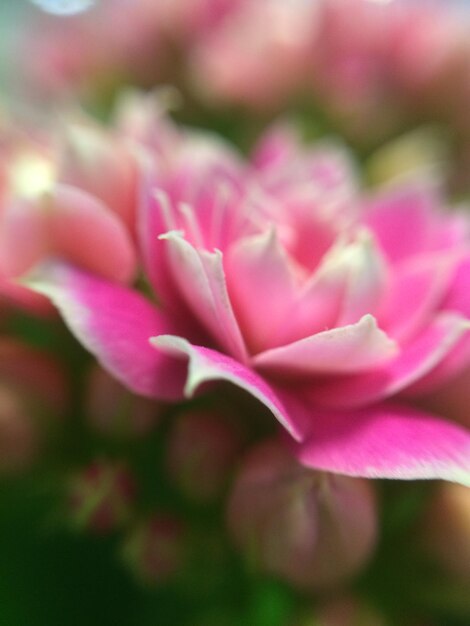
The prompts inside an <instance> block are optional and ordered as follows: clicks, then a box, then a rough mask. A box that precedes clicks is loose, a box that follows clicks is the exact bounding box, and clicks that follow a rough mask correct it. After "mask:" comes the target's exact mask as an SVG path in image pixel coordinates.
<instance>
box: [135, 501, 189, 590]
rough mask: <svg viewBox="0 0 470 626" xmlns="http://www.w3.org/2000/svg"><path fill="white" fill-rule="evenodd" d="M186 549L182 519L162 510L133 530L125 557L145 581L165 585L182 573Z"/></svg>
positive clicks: (138, 576)
mask: <svg viewBox="0 0 470 626" xmlns="http://www.w3.org/2000/svg"><path fill="white" fill-rule="evenodd" d="M184 551H185V547H184V528H183V525H182V523H181V522H180V520H178V519H177V518H175V517H173V516H172V515H169V514H162V513H158V514H155V515H153V516H152V517H150V518H149V519H147V520H145V521H143V522H141V523H140V524H139V525H138V526H136V527H135V528H134V529H133V530H132V531H131V533H130V535H129V537H128V538H127V541H126V542H125V544H124V547H123V558H124V560H125V562H126V563H127V564H128V566H129V567H130V568H131V570H132V571H133V573H134V575H135V576H136V578H137V579H138V580H140V581H141V582H142V583H144V584H148V585H152V584H161V583H165V582H168V581H170V580H171V579H172V578H174V577H175V575H176V574H177V573H178V572H179V570H180V568H181V565H182V561H183V558H184Z"/></svg>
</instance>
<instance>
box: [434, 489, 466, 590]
mask: <svg viewBox="0 0 470 626" xmlns="http://www.w3.org/2000/svg"><path fill="white" fill-rule="evenodd" d="M423 537H424V546H425V548H426V550H427V552H428V553H429V554H430V555H431V556H432V557H433V558H434V560H435V561H436V562H437V563H438V564H439V565H440V566H441V567H442V568H443V569H444V571H445V572H446V573H448V574H450V575H451V576H453V577H455V578H458V579H461V580H463V581H465V582H470V489H469V488H468V487H463V486H462V485H458V484H454V483H442V484H440V485H439V486H438V488H437V490H436V492H435V493H434V495H433V498H432V499H431V502H430V504H429V506H428V508H427V510H426V512H425V517H424V521H423Z"/></svg>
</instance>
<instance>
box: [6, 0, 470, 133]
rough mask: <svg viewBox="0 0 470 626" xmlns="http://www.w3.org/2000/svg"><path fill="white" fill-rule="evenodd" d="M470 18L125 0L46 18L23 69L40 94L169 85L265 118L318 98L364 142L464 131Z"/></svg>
mask: <svg viewBox="0 0 470 626" xmlns="http://www.w3.org/2000/svg"><path fill="white" fill-rule="evenodd" d="M469 19H470V18H469V17H468V14H467V13H465V11H464V9H461V10H458V9H457V7H455V6H454V7H453V10H450V9H449V7H448V6H447V3H444V2H433V1H431V2H427V1H419V0H418V1H413V0H411V1H408V0H391V1H389V2H379V1H377V0H355V1H354V2H352V1H351V0H319V1H315V2H312V1H309V0H292V1H291V2H283V1H282V0H262V1H259V0H232V1H229V0H178V1H177V2H175V1H174V0H162V1H160V2H153V1H152V0H132V1H130V0H119V2H117V3H116V2H114V3H108V2H101V3H96V6H94V8H93V9H92V10H90V11H88V12H86V13H84V14H81V15H78V16H73V17H69V18H67V19H64V18H57V17H53V16H47V17H46V16H44V15H43V16H41V17H38V19H37V20H33V21H32V22H31V24H30V25H29V26H28V28H26V29H25V32H26V33H27V35H26V36H25V37H24V38H23V39H22V44H21V49H20V50H19V51H18V53H17V54H16V58H17V59H18V60H19V62H20V63H21V64H22V72H21V74H22V75H23V82H25V80H24V79H25V78H26V79H27V81H29V82H30V83H31V84H32V86H33V93H36V94H37V93H38V92H42V93H48V92H49V93H54V94H55V95H60V94H64V93H70V92H72V93H76V92H77V91H78V92H83V91H85V93H87V94H88V95H90V92H91V94H92V93H93V91H94V90H95V91H98V92H103V91H105V92H106V91H107V90H109V89H113V88H114V87H115V86H116V85H120V84H122V83H127V84H129V83H130V84H134V85H140V86H146V87H148V86H152V85H155V84H156V83H157V82H161V81H167V82H170V83H172V84H177V85H179V86H180V87H181V88H182V89H183V90H184V91H186V90H187V89H188V87H189V89H190V90H192V91H193V92H194V93H195V94H198V95H199V96H203V97H204V99H205V100H206V101H207V100H208V101H212V102H214V101H215V102H219V103H220V102H222V103H231V104H233V103H235V104H241V105H244V106H248V107H252V108H255V109H258V110H262V111H265V110H268V111H272V110H278V109H279V108H280V107H282V105H284V104H285V103H286V102H290V101H292V100H295V99H298V98H299V97H301V98H303V97H305V95H307V96H308V97H309V98H311V97H312V96H313V97H314V98H316V99H317V100H319V101H320V102H321V103H323V104H324V105H326V107H327V108H328V110H329V115H330V116H331V115H332V114H333V115H335V114H339V115H340V116H342V117H343V118H345V119H346V120H347V119H350V118H351V116H352V119H353V121H354V129H355V132H356V133H358V132H359V127H360V133H361V134H366V135H368V136H369V135H373V133H374V132H375V133H377V132H379V131H380V132H388V131H389V130H390V128H393V129H396V127H397V125H398V128H400V124H401V123H402V121H403V119H404V118H406V117H408V118H409V117H410V116H411V118H412V119H413V118H414V117H415V116H419V117H420V118H422V117H423V115H424V116H427V117H430V118H432V119H437V120H438V121H442V119H443V118H445V121H446V122H447V123H449V122H450V123H452V124H453V125H456V126H457V127H458V128H459V129H462V128H465V129H466V130H467V131H468V122H467V117H468V116H467V115H466V112H467V108H468V97H469V80H468V75H469V72H468V70H469V63H470V61H469V59H470V53H469V48H468V42H467V37H466V33H467V30H468V22H469ZM417 102H419V106H418V107H417V106H416V103H417ZM423 107H424V110H423Z"/></svg>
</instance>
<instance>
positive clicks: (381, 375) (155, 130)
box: [0, 97, 470, 484]
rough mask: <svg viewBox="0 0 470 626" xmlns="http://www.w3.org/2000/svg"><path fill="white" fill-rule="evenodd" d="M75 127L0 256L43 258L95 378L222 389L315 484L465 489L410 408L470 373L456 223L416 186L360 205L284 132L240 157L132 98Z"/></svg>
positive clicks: (438, 442)
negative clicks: (104, 121)
mask: <svg viewBox="0 0 470 626" xmlns="http://www.w3.org/2000/svg"><path fill="white" fill-rule="evenodd" d="M75 130H76V132H77V133H78V134H77V136H76V137H75V140H76V145H75V147H77V146H80V148H81V149H82V151H81V152H80V151H79V152H78V153H77V152H76V151H69V152H67V151H66V152H65V154H66V157H65V160H64V161H63V162H62V168H55V169H54V173H55V176H54V177H53V180H52V181H51V180H50V179H49V183H48V187H47V189H46V190H44V189H43V188H41V187H39V188H38V189H37V193H36V194H35V195H34V197H32V198H31V197H30V198H27V199H25V198H24V196H22V195H21V194H20V195H19V196H18V194H16V195H15V193H12V195H11V196H10V198H9V201H8V203H7V206H6V207H5V209H4V212H3V215H2V219H1V222H0V233H1V237H2V240H3V242H2V246H1V250H2V254H3V255H4V259H3V263H4V266H5V267H8V268H10V270H11V273H12V274H17V273H22V272H23V271H25V270H26V269H28V268H29V267H31V266H33V265H36V264H37V262H38V261H41V260H42V261H44V263H42V264H40V266H39V267H36V268H35V270H34V272H33V273H32V274H29V276H28V284H29V285H30V286H32V287H33V288H34V289H36V290H37V291H39V292H40V293H42V294H45V295H47V296H48V297H50V298H51V300H52V301H53V302H54V303H55V304H56V306H57V307H58V308H59V310H60V311H61V313H62V315H63V317H64V319H65V321H66V323H67V324H68V325H69V327H70V329H71V330H72V332H73V333H74V334H75V335H76V336H77V338H78V339H79V340H80V341H81V342H82V343H83V345H84V346H85V347H87V348H88V350H90V351H91V352H92V353H93V354H94V355H95V356H96V357H97V359H98V360H99V361H100V363H101V364H102V366H103V367H104V368H105V369H107V370H108V371H109V372H111V373H112V374H113V375H114V376H115V377H116V378H117V379H118V380H119V381H121V383H123V384H124V385H125V386H127V387H128V388H129V389H131V390H132V391H134V392H135V393H137V394H140V395H143V396H147V397H150V398H155V399H158V400H160V401H179V400H181V399H183V398H184V397H191V396H193V395H194V394H195V393H196V392H198V391H199V390H201V391H203V390H204V388H206V386H207V385H208V384H209V383H213V382H215V381H226V382H228V383H231V384H232V385H234V386H236V387H239V388H241V389H243V390H244V391H246V392H248V394H251V395H252V396H253V397H254V398H256V399H257V400H258V401H259V403H260V410H261V406H262V405H264V406H265V407H266V409H267V413H266V416H264V417H263V419H264V420H268V414H269V412H270V413H271V414H272V415H273V416H274V417H275V418H276V419H277V420H278V422H279V424H280V425H281V426H282V427H283V430H284V432H285V433H286V437H285V444H284V445H287V446H288V447H290V448H291V449H292V451H293V454H294V455H295V456H296V457H297V459H298V460H299V461H300V462H301V463H302V464H303V465H304V466H307V467H310V468H315V469H319V470H325V471H328V472H333V473H338V474H344V475H348V476H361V477H369V478H376V477H385V478H398V479H420V478H421V479H426V478H443V479H447V480H451V481H456V482H461V483H463V484H470V433H469V432H468V430H466V429H465V428H464V427H462V426H460V425H457V424H456V423H453V422H452V421H451V420H450V419H449V418H445V417H439V416H437V415H434V414H433V413H432V411H424V410H422V409H419V408H417V406H418V400H417V398H419V397H421V396H425V395H426V394H427V393H429V392H430V391H431V390H433V389H436V388H439V387H440V388H443V386H444V385H445V384H446V383H447V381H449V380H450V379H452V378H453V377H455V376H456V375H457V374H458V373H459V372H462V371H464V370H465V368H467V367H468V366H469V365H470V335H469V329H470V325H469V317H470V300H469V294H470V289H469V280H470V269H469V264H470V240H469V221H468V216H467V215H465V214H464V213H463V212H458V211H455V210H451V209H448V208H446V207H445V206H444V201H443V199H442V197H441V196H440V194H439V191H438V190H437V189H435V188H434V186H433V185H432V184H431V183H429V182H426V181H422V180H420V181H416V182H415V183H412V182H407V183H406V185H403V186H396V187H393V188H388V189H383V190H381V191H379V192H374V193H369V192H367V191H365V190H362V189H361V187H360V183H359V179H358V175H357V172H356V170H355V166H354V162H353V161H352V159H351V158H350V156H349V155H348V153H347V152H346V151H345V150H344V149H343V148H341V147H339V146H335V145H332V144H318V145H315V146H313V147H312V146H309V147H304V146H302V145H301V143H300V141H299V140H298V138H297V137H296V134H295V132H294V131H293V129H292V128H290V127H288V126H284V125H278V126H274V127H273V128H272V129H271V130H269V131H268V132H267V133H266V134H265V135H264V136H263V137H262V138H261V140H260V141H259V143H258V144H257V146H256V147H255V149H254V151H253V153H252V155H251V158H250V159H249V160H245V159H243V158H242V156H241V155H239V154H238V153H237V152H236V151H235V150H234V149H233V148H232V147H231V146H229V145H227V144H226V143H224V142H223V141H222V140H220V139H218V138H217V137H215V136H211V135H210V134H208V133H205V132H198V131H190V130H180V129H178V128H175V127H174V126H173V125H172V124H171V123H170V122H169V121H168V120H167V119H166V118H165V117H164V116H162V115H161V114H158V112H157V113H155V111H154V110H153V108H152V101H151V100H150V99H144V98H139V97H134V98H128V99H127V101H126V103H125V105H123V106H121V108H120V114H119V116H118V121H117V122H116V127H115V129H109V130H107V131H105V130H104V129H99V130H98V129H92V130H90V128H88V127H86V126H85V127H80V128H77V129H75ZM74 132H75V131H74ZM90 133H91V134H90ZM96 142H98V143H96ZM90 145H92V146H93V149H88V148H89V147H90ZM96 145H99V146H101V148H100V150H97V149H95V147H96ZM78 156H79V157H80V158H76V157H78ZM72 157H73V158H72ZM127 171H132V172H133V173H134V175H132V176H129V177H127V178H126V177H124V176H123V175H122V174H121V173H119V172H127ZM58 172H62V174H60V173H58ZM63 172H68V173H67V175H65V174H63ZM116 185H118V186H119V189H120V193H119V196H116ZM113 197H114V202H113V201H111V200H110V199H109V198H113ZM124 198H126V199H128V200H126V203H125V206H126V207H127V209H126V211H123V209H122V207H118V205H119V203H118V202H116V200H123V199H124ZM128 202H130V204H129V203H128ZM18 232H22V233H23V234H24V233H27V236H23V237H22V238H21V239H18V238H17V237H16V234H17V233H18ZM13 242H14V244H13ZM137 271H138V272H139V273H142V274H143V275H145V279H146V281H147V283H148V285H149V286H150V287H151V288H152V289H153V291H154V293H155V296H156V299H157V301H155V299H153V298H149V297H147V296H145V295H143V294H142V293H141V292H139V290H138V289H137V288H136V287H134V286H133V285H132V280H133V277H134V276H135V275H136V272H137ZM141 282H142V281H139V284H140V283H141ZM123 283H124V284H123Z"/></svg>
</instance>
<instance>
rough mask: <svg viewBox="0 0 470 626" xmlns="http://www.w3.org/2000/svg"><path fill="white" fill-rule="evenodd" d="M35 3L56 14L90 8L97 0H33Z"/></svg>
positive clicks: (81, 11) (71, 13)
mask: <svg viewBox="0 0 470 626" xmlns="http://www.w3.org/2000/svg"><path fill="white" fill-rule="evenodd" d="M31 2H32V3H33V4H35V5H36V6H38V7H40V8H41V9H43V11H47V12H48V13H54V14H55V15H75V14H76V13H83V11H86V10H87V9H90V8H91V7H92V6H93V5H94V4H95V2H96V0H31Z"/></svg>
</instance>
